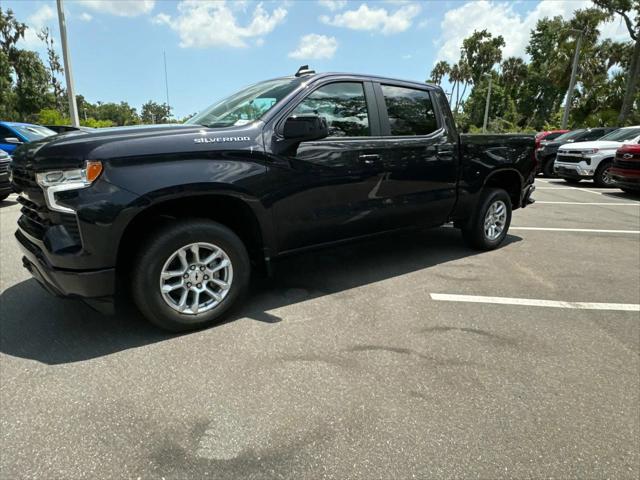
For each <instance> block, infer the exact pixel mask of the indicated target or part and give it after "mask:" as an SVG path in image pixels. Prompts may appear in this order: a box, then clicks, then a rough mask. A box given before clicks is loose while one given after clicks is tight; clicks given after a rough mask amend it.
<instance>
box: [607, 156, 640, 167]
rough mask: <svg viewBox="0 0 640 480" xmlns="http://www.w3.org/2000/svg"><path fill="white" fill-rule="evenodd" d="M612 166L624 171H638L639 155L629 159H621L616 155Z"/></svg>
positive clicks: (639, 165)
mask: <svg viewBox="0 0 640 480" xmlns="http://www.w3.org/2000/svg"><path fill="white" fill-rule="evenodd" d="M613 166H614V167H617V168H624V169H626V170H640V155H634V156H633V157H631V158H622V155H616V158H615V159H614V160H613Z"/></svg>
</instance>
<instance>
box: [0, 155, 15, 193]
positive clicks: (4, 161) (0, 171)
mask: <svg viewBox="0 0 640 480" xmlns="http://www.w3.org/2000/svg"><path fill="white" fill-rule="evenodd" d="M10 163H11V157H10V156H9V154H8V153H7V152H5V151H4V150H0V202H1V201H2V200H4V199H5V198H7V197H8V196H9V194H10V193H11V192H12V191H13V189H12V188H11V182H10V181H9V164H10Z"/></svg>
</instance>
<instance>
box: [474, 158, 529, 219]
mask: <svg viewBox="0 0 640 480" xmlns="http://www.w3.org/2000/svg"><path fill="white" fill-rule="evenodd" d="M523 184H524V179H523V178H522V174H521V173H520V172H519V171H518V170H516V169H515V168H502V169H499V170H495V171H493V172H491V173H490V174H489V175H487V178H486V179H485V181H484V184H483V186H482V189H483V190H485V189H487V188H501V189H503V190H505V191H506V192H507V193H508V194H509V197H510V198H511V206H512V209H513V210H515V209H517V208H520V206H521V205H520V203H521V196H522V186H523Z"/></svg>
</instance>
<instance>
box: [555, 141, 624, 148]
mask: <svg viewBox="0 0 640 480" xmlns="http://www.w3.org/2000/svg"><path fill="white" fill-rule="evenodd" d="M622 145H624V142H612V141H610V140H604V141H600V140H594V141H593V142H575V143H565V144H564V145H562V146H561V147H560V148H561V149H562V150H593V149H594V148H597V149H598V150H615V149H617V148H620V147H621V146H622Z"/></svg>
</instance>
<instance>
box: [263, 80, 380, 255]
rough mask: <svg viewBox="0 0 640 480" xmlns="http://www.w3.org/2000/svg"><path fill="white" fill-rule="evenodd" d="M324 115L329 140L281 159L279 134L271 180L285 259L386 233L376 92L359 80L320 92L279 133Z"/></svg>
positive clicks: (330, 84) (300, 103) (329, 84)
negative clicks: (300, 119) (291, 253)
mask: <svg viewBox="0 0 640 480" xmlns="http://www.w3.org/2000/svg"><path fill="white" fill-rule="evenodd" d="M309 114H313V115H319V116H321V117H324V118H325V119H326V120H327V124H328V128H329V135H328V137H326V138H323V139H320V140H314V141H305V142H301V143H300V144H298V145H296V146H295V148H293V149H287V150H285V151H280V150H281V147H280V146H279V140H278V138H277V137H278V135H277V132H278V126H276V131H275V134H274V140H272V147H271V150H272V151H273V152H275V154H274V158H273V162H272V163H271V164H270V165H269V177H270V178H271V179H273V181H275V182H276V183H277V186H276V188H275V189H274V190H275V192H276V193H275V194H274V197H275V198H274V199H273V208H272V212H273V216H274V222H275V225H276V236H277V240H278V250H279V251H280V252H282V251H287V250H292V249H297V248H301V247H304V246H308V245H314V244H320V243H325V242H331V241H335V240H340V239H343V238H349V237H354V236H358V235H363V234H366V233H370V232H372V231H376V230H377V229H379V223H380V222H379V221H378V220H379V219H380V216H381V210H382V209H383V205H382V200H381V199H380V198H379V197H377V196H376V193H375V192H376V190H377V188H379V186H380V184H381V182H382V179H383V177H384V171H383V168H382V163H381V162H380V156H379V148H378V147H379V145H380V136H379V134H380V126H379V120H378V112H377V106H376V102H375V94H374V93H373V86H372V84H371V83H370V82H367V81H360V80H355V79H345V80H340V79H331V80H329V81H326V82H325V83H320V84H319V85H313V87H312V89H311V91H310V92H308V93H307V94H306V95H305V96H304V98H302V99H299V100H297V101H296V102H294V105H292V107H291V108H290V109H289V110H288V111H287V112H285V114H284V116H283V117H282V118H281V119H280V123H279V125H281V124H282V122H284V121H285V120H286V118H288V117H290V116H295V115H309Z"/></svg>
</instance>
